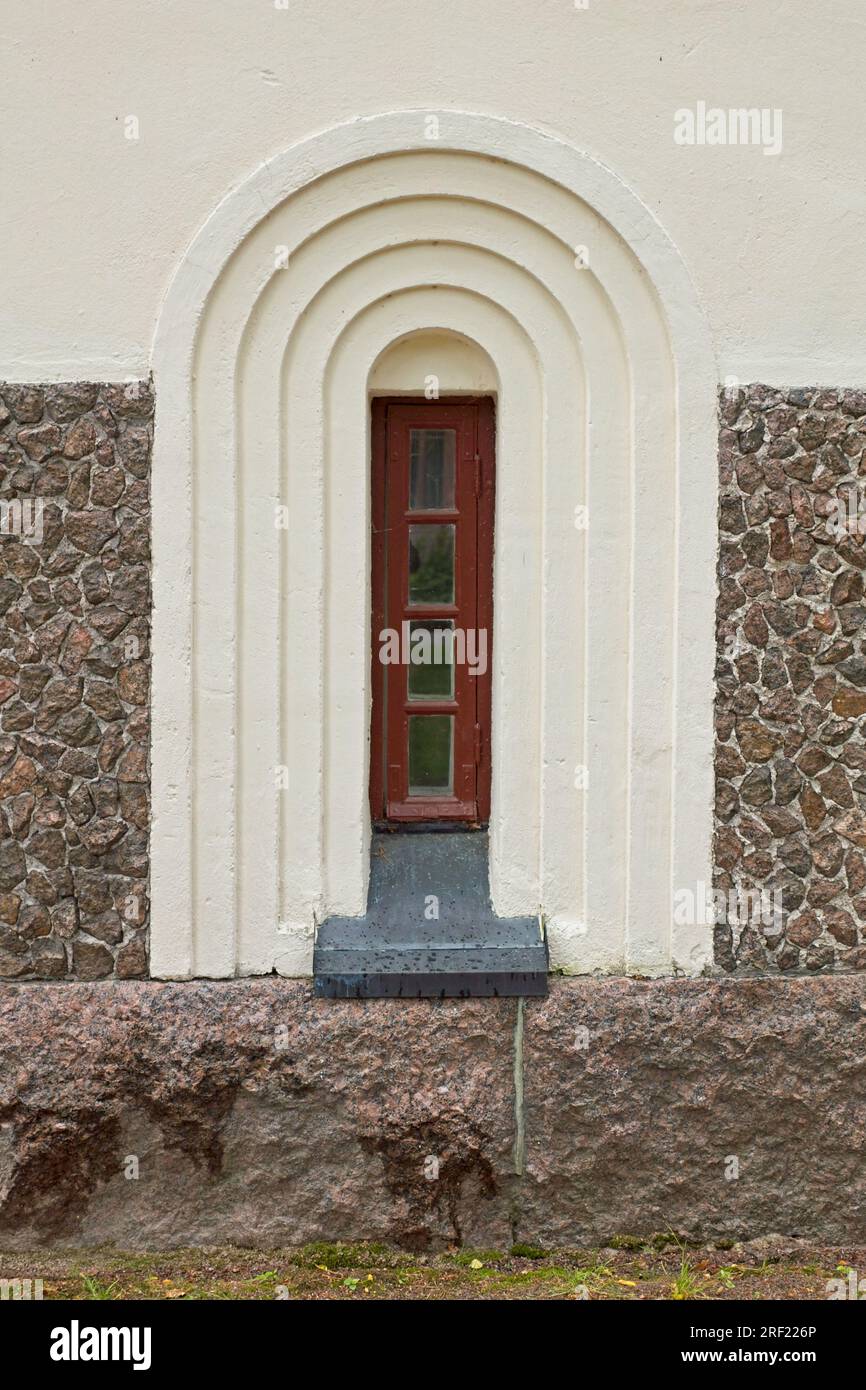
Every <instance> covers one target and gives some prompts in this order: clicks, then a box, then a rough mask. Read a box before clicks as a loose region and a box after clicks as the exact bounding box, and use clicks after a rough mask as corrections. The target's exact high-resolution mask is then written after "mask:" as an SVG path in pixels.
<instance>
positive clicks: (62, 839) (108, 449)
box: [0, 382, 153, 980]
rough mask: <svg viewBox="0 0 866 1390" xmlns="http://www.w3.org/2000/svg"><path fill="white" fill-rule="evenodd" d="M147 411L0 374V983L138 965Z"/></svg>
mask: <svg viewBox="0 0 866 1390" xmlns="http://www.w3.org/2000/svg"><path fill="white" fill-rule="evenodd" d="M152 416H153V398H152V394H151V390H150V387H149V385H148V384H147V383H146V382H131V383H129V384H128V385H126V386H117V385H114V386H99V385H95V384H82V383H79V384H74V385H72V384H70V385H58V386H46V387H35V386H16V385H10V384H3V383H0V504H2V503H3V502H9V501H10V500H11V499H17V504H16V505H18V504H20V507H21V511H20V513H16V511H15V510H14V509H12V510H10V511H7V512H6V514H5V516H4V518H3V531H4V534H3V535H2V536H0V979H7V980H8V979H10V978H17V979H33V978H35V979H63V978H76V979H79V980H94V979H100V978H102V977H104V976H109V975H116V976H119V977H121V978H123V977H131V976H138V975H144V974H145V973H146V971H147V949H146V938H147V887H148V884H147V874H148V816H149V784H148V741H149V729H148V718H149V666H150V647H149V635H150V570H149V561H150V501H149V480H150V451H151V433H152V426H151V421H152ZM19 523H20V524H19ZM10 532H11V533H10ZM28 532H29V534H28ZM40 532H41V539H40Z"/></svg>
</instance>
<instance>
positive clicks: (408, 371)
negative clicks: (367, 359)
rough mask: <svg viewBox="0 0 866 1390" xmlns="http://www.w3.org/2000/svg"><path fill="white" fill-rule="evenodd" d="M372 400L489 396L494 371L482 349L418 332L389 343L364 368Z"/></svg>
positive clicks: (450, 336) (494, 386)
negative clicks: (366, 371) (366, 368)
mask: <svg viewBox="0 0 866 1390" xmlns="http://www.w3.org/2000/svg"><path fill="white" fill-rule="evenodd" d="M367 384H368V389H369V391H370V394H371V395H374V396H402V395H406V396H419V395H421V396H426V397H427V398H428V399H430V400H434V399H436V397H437V396H463V395H465V396H482V395H488V396H495V395H496V392H497V390H498V388H499V378H498V376H497V374H496V367H495V365H494V363H493V362H492V360H491V359H490V357H488V355H487V353H486V352H485V351H484V349H483V348H481V347H479V345H478V344H477V343H473V342H471V341H470V339H468V338H464V337H462V336H461V335H460V334H459V333H446V332H443V331H442V330H437V329H426V330H425V329H423V328H422V329H419V330H418V331H417V332H415V333H407V334H406V336H405V337H404V338H400V339H399V341H398V342H396V343H391V344H390V345H389V346H388V347H387V348H385V350H384V352H383V353H381V355H380V356H379V358H378V359H377V360H376V361H375V362H374V363H373V366H372V367H371V369H370V376H369V380H368V383H367Z"/></svg>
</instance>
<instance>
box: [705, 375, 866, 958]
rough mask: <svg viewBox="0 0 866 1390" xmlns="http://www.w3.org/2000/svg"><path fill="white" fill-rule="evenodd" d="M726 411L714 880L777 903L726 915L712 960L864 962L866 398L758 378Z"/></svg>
mask: <svg viewBox="0 0 866 1390" xmlns="http://www.w3.org/2000/svg"><path fill="white" fill-rule="evenodd" d="M721 415H722V429H721V436H720V450H719V461H720V484H721V500H720V516H719V520H720V530H721V539H720V547H719V597H718V663H717V669H716V677H717V687H716V688H717V700H716V739H717V742H716V827H717V828H716V837H715V866H716V869H715V880H714V881H715V886H716V887H719V888H721V889H723V890H725V891H727V892H730V890H731V889H733V888H734V887H735V886H738V887H740V888H747V889H748V888H755V889H766V890H769V891H773V890H777V891H778V892H779V893H780V894H781V899H782V908H783V911H782V914H781V915H780V917H779V918H778V919H777V920H775V921H773V920H772V919H771V921H770V922H769V923H766V924H763V923H762V924H758V925H755V924H753V923H749V924H745V925H743V926H740V925H739V924H737V925H733V926H732V925H731V924H730V923H727V924H720V925H719V927H718V928H717V930H716V934H715V935H716V940H715V960H716V965H717V967H719V968H720V969H722V970H724V971H736V972H738V973H742V972H744V971H745V972H754V971H771V972H772V971H783V972H797V971H807V972H817V971H822V970H862V969H863V967H864V966H866V944H864V943H866V936H864V927H866V857H864V853H863V851H864V850H866V809H864V808H866V738H864V729H866V719H864V715H866V650H864V620H866V604H864V601H863V574H864V570H866V545H864V541H866V537H864V535H863V534H860V533H859V530H858V529H857V522H858V515H857V513H858V505H859V494H858V489H859V488H862V487H863V485H864V483H866V453H864V450H866V393H864V392H862V391H826V390H822V391H819V390H793V391H781V390H774V389H771V388H770V387H767V386H749V387H745V388H743V389H736V390H733V391H729V392H727V393H723V395H722V404H721ZM852 497H853V499H854V503H855V505H854V508H853V510H852V508H851V506H850V502H851V499H852ZM840 505H841V508H842V511H843V512H844V514H845V520H846V523H847V521H848V519H849V517H851V519H853V520H854V522H855V525H854V527H849V526H848V525H847V524H846V526H845V527H843V528H840V527H839V526H838V525H837V520H838V515H839V508H840ZM860 515H861V516H862V519H863V523H864V530H866V506H864V507H863V508H862V509H861V510H860Z"/></svg>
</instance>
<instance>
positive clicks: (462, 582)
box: [370, 396, 495, 825]
mask: <svg viewBox="0 0 866 1390" xmlns="http://www.w3.org/2000/svg"><path fill="white" fill-rule="evenodd" d="M412 429H453V430H455V432H456V445H457V447H456V460H455V462H456V469H455V471H456V480H455V507H454V508H453V509H447V510H442V511H433V510H425V511H423V512H420V511H415V512H412V511H410V509H409V476H410V430H412ZM494 471H495V414H494V405H493V401H492V400H491V399H490V398H489V397H474V398H466V397H456V398H455V397H446V398H442V399H440V400H438V401H428V400H426V399H423V398H422V399H415V398H407V397H405V396H403V397H397V398H377V399H375V400H374V401H373V406H372V487H373V508H372V580H373V611H372V656H371V661H372V690H373V709H372V722H371V739H370V745H371V756H370V808H371V813H372V817H373V821H374V823H378V824H381V823H392V822H393V823H401V822H403V823H406V822H416V823H418V822H426V821H455V822H462V823H469V824H476V825H482V824H486V822H487V820H488V819H489V816H490V723H491V670H492V659H493V653H492V639H493V517H494V505H493V503H494ZM424 523H432V524H434V525H435V524H442V523H453V524H454V525H455V527H456V536H455V593H454V602H453V603H451V604H449V603H436V604H425V605H423V606H417V605H413V606H412V607H411V609H410V608H409V605H408V569H409V561H408V555H409V531H408V528H409V526H410V525H417V524H424ZM424 618H451V619H453V621H454V624H455V627H460V628H463V629H464V630H469V629H471V628H475V629H482V628H483V629H486V633H487V669H486V671H485V673H484V674H483V675H478V676H470V675H469V668H468V665H455V668H454V673H455V689H454V699H453V700H443V699H431V700H424V701H420V700H412V701H411V703H410V701H409V699H408V671H409V668H408V667H407V666H405V665H393V664H392V665H384V664H383V663H382V661H381V659H380V647H381V642H380V633H381V632H382V630H383V629H385V628H393V629H395V630H396V631H397V632H400V631H401V623H402V622H403V621H404V620H410V619H414V620H417V619H424ZM410 713H411V714H435V713H447V714H451V715H453V716H454V719H455V726H454V742H453V787H452V790H453V795H452V796H448V797H432V796H431V797H421V796H410V795H409V767H408V763H409V758H408V718H409V714H410Z"/></svg>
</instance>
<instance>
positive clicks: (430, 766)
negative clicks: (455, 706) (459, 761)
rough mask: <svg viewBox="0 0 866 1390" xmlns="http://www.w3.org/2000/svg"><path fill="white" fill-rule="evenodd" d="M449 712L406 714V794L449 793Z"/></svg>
mask: <svg viewBox="0 0 866 1390" xmlns="http://www.w3.org/2000/svg"><path fill="white" fill-rule="evenodd" d="M453 727H454V719H453V716H452V715H450V714H410V715H409V795H410V796H451V794H452V791H451V788H452V779H451V740H452V733H453Z"/></svg>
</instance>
